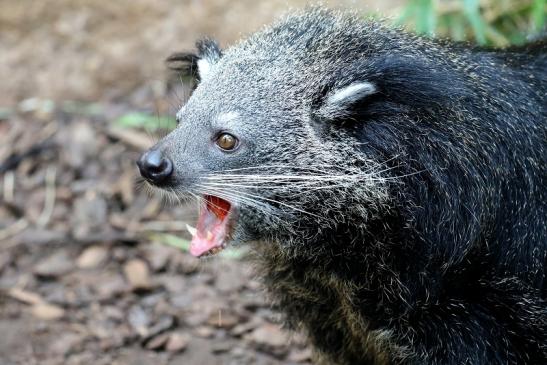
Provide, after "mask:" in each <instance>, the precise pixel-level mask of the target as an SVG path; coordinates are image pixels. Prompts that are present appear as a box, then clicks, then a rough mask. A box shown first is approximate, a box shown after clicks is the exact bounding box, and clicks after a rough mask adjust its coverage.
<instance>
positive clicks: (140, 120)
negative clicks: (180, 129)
mask: <svg viewBox="0 0 547 365" xmlns="http://www.w3.org/2000/svg"><path fill="white" fill-rule="evenodd" d="M114 124H115V125H117V126H119V127H123V128H143V129H145V130H147V131H149V132H155V131H157V130H160V129H167V130H171V129H174V128H175V127H176V126H177V122H176V120H175V118H173V117H168V116H157V115H150V114H146V113H142V112H131V113H127V114H124V115H122V116H121V117H119V118H118V119H116V120H115V121H114Z"/></svg>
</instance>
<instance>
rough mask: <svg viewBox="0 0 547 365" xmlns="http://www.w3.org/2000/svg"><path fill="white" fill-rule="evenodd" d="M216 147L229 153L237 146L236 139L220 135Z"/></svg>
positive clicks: (226, 134)
mask: <svg viewBox="0 0 547 365" xmlns="http://www.w3.org/2000/svg"><path fill="white" fill-rule="evenodd" d="M217 146H219V147H220V148H222V149H223V150H226V151H231V150H233V149H234V148H236V146H237V138H236V137H234V136H232V135H231V134H229V133H222V134H220V135H219V136H218V138H217Z"/></svg>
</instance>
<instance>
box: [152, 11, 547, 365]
mask: <svg viewBox="0 0 547 365" xmlns="http://www.w3.org/2000/svg"><path fill="white" fill-rule="evenodd" d="M545 50H546V46H545V42H544V41H539V42H537V43H535V44H531V45H528V46H526V47H521V48H510V49H506V50H487V49H477V48H472V47H470V46H466V45H461V44H452V43H450V42H444V41H438V40H431V39H427V38H422V37H418V36H415V35H412V34H407V33H405V32H403V31H401V30H399V29H392V28H390V27H387V26H385V25H383V24H382V23H380V22H376V21H365V20H363V19H362V18H361V17H359V16H356V15H353V14H343V13H337V12H333V11H328V10H324V9H312V10H308V11H306V12H303V13H299V14H296V15H291V16H289V17H287V18H285V19H282V20H281V21H280V22H278V23H277V24H275V25H273V26H271V27H268V28H265V29H263V30H262V31H260V32H258V33H256V34H254V35H252V36H251V37H250V38H248V39H247V40H244V41H242V42H241V43H239V44H237V45H235V46H233V47H231V48H228V49H227V50H225V51H221V50H220V49H219V47H218V46H217V45H216V43H214V42H213V41H208V40H206V41H202V42H200V43H198V53H197V54H195V55H193V54H185V53H180V54H175V55H173V56H172V57H171V58H170V61H171V62H172V63H173V64H176V65H175V67H176V68H178V69H180V70H182V71H186V72H189V73H195V76H196V77H197V78H198V79H199V83H198V85H197V87H196V89H195V91H194V93H193V95H192V96H191V98H190V99H189V101H188V103H187V104H186V105H184V106H183V107H182V109H181V110H180V112H179V113H178V114H177V118H178V120H179V122H180V124H179V126H178V128H177V129H176V130H174V131H173V132H171V133H170V134H169V135H168V136H167V137H165V138H164V139H163V140H161V141H160V142H159V143H158V144H157V146H155V147H154V150H156V151H161V153H162V155H163V156H165V158H166V159H170V161H172V170H173V173H172V176H170V177H169V179H168V180H166V181H163V183H162V187H164V188H166V189H167V190H170V191H173V192H175V193H176V195H177V197H189V196H197V197H198V198H200V199H203V197H204V196H216V197H219V198H222V199H225V200H226V201H229V202H230V203H231V204H232V206H233V207H234V209H235V210H236V211H234V215H233V217H232V220H231V223H230V231H229V234H228V236H227V243H228V244H233V245H237V244H249V245H250V247H252V249H253V252H254V253H253V255H254V258H255V260H256V261H255V262H256V264H257V265H256V267H257V273H258V274H259V275H260V276H261V277H263V278H264V282H265V284H266V286H267V288H268V289H269V292H270V293H271V300H272V303H273V305H274V306H275V307H276V308H278V309H279V310H280V311H282V312H283V313H285V315H286V322H287V325H288V326H290V327H292V328H295V329H299V330H303V331H304V332H305V333H307V335H308V336H309V339H310V341H311V342H312V343H313V345H314V347H315V349H316V353H317V361H320V362H322V363H325V364H352V365H355V364H454V365H456V364H458V365H460V364H546V363H547V304H546V293H547V281H546V262H547V127H546V126H547V121H546V119H547V117H546V115H547V111H546V107H547V98H546V92H547V86H546V85H547V83H546V81H547V56H546V52H545ZM219 133H229V134H230V135H232V136H235V137H236V138H237V140H238V145H237V148H234V149H233V150H231V151H225V150H221V149H219V148H216V146H215V138H216V137H215V136H218V134H219Z"/></svg>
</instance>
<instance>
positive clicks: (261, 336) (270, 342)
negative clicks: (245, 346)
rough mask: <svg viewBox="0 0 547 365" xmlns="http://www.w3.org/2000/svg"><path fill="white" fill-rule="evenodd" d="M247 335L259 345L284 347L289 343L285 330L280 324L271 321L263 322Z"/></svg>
mask: <svg viewBox="0 0 547 365" xmlns="http://www.w3.org/2000/svg"><path fill="white" fill-rule="evenodd" d="M247 336H248V337H247ZM247 336H246V337H247V338H248V339H250V340H251V341H252V342H253V343H255V344H256V345H257V346H263V347H266V348H276V347H282V346H286V345H288V343H289V339H288V337H287V335H286V334H285V332H283V331H282V330H281V328H279V326H276V325H273V324H270V323H266V324H263V325H262V326H260V327H258V328H256V329H255V330H254V331H253V332H251V333H250V334H249V335H247Z"/></svg>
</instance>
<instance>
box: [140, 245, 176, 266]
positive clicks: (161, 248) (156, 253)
mask: <svg viewBox="0 0 547 365" xmlns="http://www.w3.org/2000/svg"><path fill="white" fill-rule="evenodd" d="M145 256H146V260H147V261H148V262H149V263H150V267H151V268H152V270H153V271H156V272H157V271H161V270H163V269H165V267H166V266H167V264H168V263H169V261H170V259H171V257H172V256H173V249H172V248H171V247H168V246H165V245H160V244H153V245H151V246H149V247H147V248H146V251H145Z"/></svg>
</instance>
